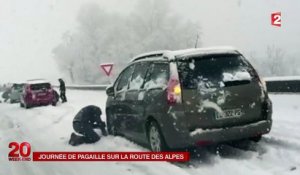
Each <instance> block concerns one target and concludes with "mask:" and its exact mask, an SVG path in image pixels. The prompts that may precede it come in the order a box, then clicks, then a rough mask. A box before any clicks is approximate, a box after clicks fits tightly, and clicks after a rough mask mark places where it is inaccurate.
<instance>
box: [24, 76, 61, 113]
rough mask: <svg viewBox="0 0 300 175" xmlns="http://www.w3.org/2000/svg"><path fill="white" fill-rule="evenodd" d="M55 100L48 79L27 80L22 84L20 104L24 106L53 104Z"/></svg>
mask: <svg viewBox="0 0 300 175" xmlns="http://www.w3.org/2000/svg"><path fill="white" fill-rule="evenodd" d="M57 100H58V99H57V98H56V96H55V91H54V89H53V88H52V86H51V84H50V83H49V82H48V81H45V80H40V79H38V80H29V81H27V82H26V84H25V86H24V89H23V93H22V95H21V100H20V106H21V107H25V108H30V107H33V106H41V105H50V104H51V105H53V106H55V105H56V103H57Z"/></svg>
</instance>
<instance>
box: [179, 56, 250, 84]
mask: <svg viewBox="0 0 300 175" xmlns="http://www.w3.org/2000/svg"><path fill="white" fill-rule="evenodd" d="M177 63H178V73H179V76H180V83H181V85H182V86H183V87H184V88H185V89H197V88H200V87H202V85H205V86H206V88H213V87H220V86H222V83H224V82H225V81H241V80H246V79H247V80H250V79H251V78H252V77H253V73H252V72H253V70H251V69H252V68H251V67H250V66H249V65H248V64H247V63H246V62H245V61H244V59H243V57H242V56H240V55H209V56H206V57H201V58H191V59H185V60H179V61H178V62H177Z"/></svg>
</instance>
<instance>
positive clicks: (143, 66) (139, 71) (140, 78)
mask: <svg viewBox="0 0 300 175" xmlns="http://www.w3.org/2000/svg"><path fill="white" fill-rule="evenodd" d="M149 65H150V63H148V62H141V63H137V64H136V65H135V68H134V72H133V74H132V78H131V81H130V83H129V89H131V90H136V89H140V88H141V87H142V85H143V83H144V80H145V76H146V73H147V70H148V68H149Z"/></svg>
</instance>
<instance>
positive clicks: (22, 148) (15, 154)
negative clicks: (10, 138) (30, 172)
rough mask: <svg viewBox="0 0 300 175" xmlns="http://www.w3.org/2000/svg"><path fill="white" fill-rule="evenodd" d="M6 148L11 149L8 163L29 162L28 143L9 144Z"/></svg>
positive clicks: (29, 151)
mask: <svg viewBox="0 0 300 175" xmlns="http://www.w3.org/2000/svg"><path fill="white" fill-rule="evenodd" d="M8 148H11V150H10V152H9V153H8V160H9V161H31V157H30V155H31V146H30V144H29V143H28V142H22V143H18V142H10V143H9V144H8Z"/></svg>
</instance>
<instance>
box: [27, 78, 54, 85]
mask: <svg viewBox="0 0 300 175" xmlns="http://www.w3.org/2000/svg"><path fill="white" fill-rule="evenodd" d="M27 83H28V84H41V83H49V81H47V80H44V79H32V80H27Z"/></svg>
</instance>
